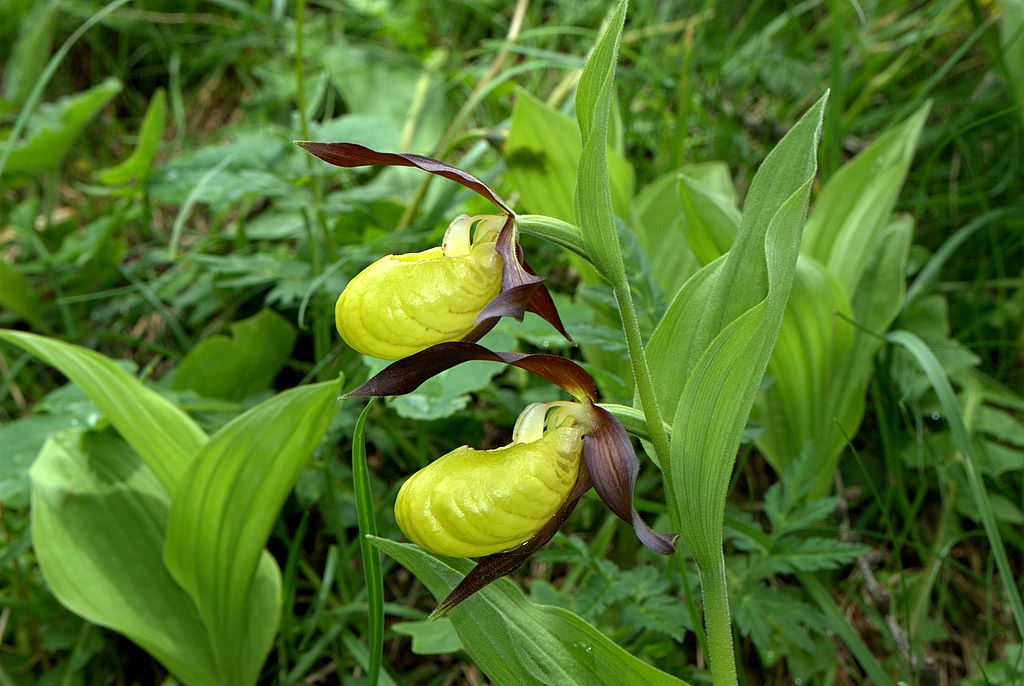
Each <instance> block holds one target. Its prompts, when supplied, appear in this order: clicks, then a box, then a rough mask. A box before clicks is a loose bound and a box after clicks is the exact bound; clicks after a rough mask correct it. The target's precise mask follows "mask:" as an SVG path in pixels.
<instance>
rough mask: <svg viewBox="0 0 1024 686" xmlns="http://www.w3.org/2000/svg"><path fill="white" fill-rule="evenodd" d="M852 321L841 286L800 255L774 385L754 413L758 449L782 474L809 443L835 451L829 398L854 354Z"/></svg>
mask: <svg viewBox="0 0 1024 686" xmlns="http://www.w3.org/2000/svg"><path fill="white" fill-rule="evenodd" d="M852 318H853V312H852V310H851V307H850V299H849V298H848V297H847V295H846V292H845V291H844V290H843V287H842V286H841V285H840V284H839V281H838V280H837V279H836V278H835V277H834V276H832V274H831V273H830V272H829V271H828V270H827V269H825V267H823V266H822V265H821V264H820V263H819V262H818V261H817V260H815V259H814V258H813V257H807V256H801V257H800V259H799V261H798V262H797V270H796V278H795V280H794V282H793V290H792V292H791V293H790V296H789V304H788V306H787V307H786V313H785V315H784V316H783V318H782V326H781V328H780V329H779V338H778V341H777V342H776V344H775V351H774V352H773V353H772V357H771V360H770V361H769V362H768V374H770V375H771V379H772V380H771V384H770V385H769V386H768V387H767V388H766V389H765V390H764V392H762V393H761V394H760V395H759V397H758V402H757V405H756V406H755V409H754V412H753V416H754V418H755V420H756V421H757V422H758V423H759V424H760V425H761V426H763V427H764V433H763V434H762V435H761V437H760V438H759V439H758V440H757V446H758V448H759V449H760V450H761V451H762V452H763V453H764V455H765V457H766V458H767V459H768V462H769V463H770V464H771V465H772V467H774V468H775V471H776V472H777V473H779V474H781V473H782V471H783V470H784V469H785V467H786V465H788V464H789V463H790V462H792V461H793V460H795V459H796V458H797V457H798V456H799V455H800V451H801V449H802V448H803V446H804V444H805V443H807V442H812V443H815V446H814V450H815V452H817V453H818V454H819V457H822V458H823V457H824V456H825V454H827V453H829V452H830V449H831V447H832V446H831V445H822V444H821V443H822V442H823V441H826V440H827V439H826V437H827V436H832V435H834V434H835V433H837V432H836V431H835V430H834V428H833V427H834V424H835V421H834V420H835V418H834V417H833V416H831V415H830V411H831V410H833V408H831V407H830V405H831V403H829V402H827V399H830V395H831V394H832V393H833V392H834V391H835V390H836V376H837V375H839V374H842V373H843V372H844V370H843V365H844V363H845V362H846V361H847V357H848V356H849V353H850V343H851V340H852V337H853V326H852V325H851V324H850V323H849V320H851V319H852ZM858 422H859V417H858ZM844 428H849V427H844ZM816 439H817V440H816ZM840 445H841V444H840ZM816 461H817V460H816ZM830 474H831V472H830Z"/></svg>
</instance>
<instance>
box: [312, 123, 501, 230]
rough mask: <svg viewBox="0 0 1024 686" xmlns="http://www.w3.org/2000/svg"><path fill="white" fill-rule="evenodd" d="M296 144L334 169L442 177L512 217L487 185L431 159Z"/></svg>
mask: <svg viewBox="0 0 1024 686" xmlns="http://www.w3.org/2000/svg"><path fill="white" fill-rule="evenodd" d="M296 144H297V145H298V146H299V147H300V148H302V149H303V150H305V151H307V152H309V153H311V154H313V155H316V156H317V157H319V158H320V159H322V160H323V161H324V162H327V163H328V164H333V165H335V166H336V167H347V168H351V167H366V166H383V167H416V168H418V169H422V170H423V171H425V172H428V173H430V174H436V175H437V176H443V177H444V178H446V179H450V180H451V181H454V182H455V183H458V184H461V185H462V186H465V187H466V188H468V189H470V190H471V191H474V192H476V193H479V194H480V195H482V196H483V197H485V198H487V199H488V200H490V201H491V202H492V203H493V204H494V205H495V206H496V207H498V208H500V209H501V210H503V211H504V212H505V213H506V214H508V215H510V216H512V215H514V213H513V212H512V209H511V208H510V207H509V206H508V205H506V204H505V201H504V200H502V199H501V198H500V197H499V196H498V194H497V193H495V192H494V191H492V190H491V189H490V188H489V187H488V186H487V184H486V183H484V182H483V181H481V180H480V179H478V178H476V177H475V176H473V175H472V174H470V173H469V172H464V171H462V170H461V169H459V168H458V167H453V166H452V165H450V164H447V163H445V162H441V161H440V160H435V159H433V158H432V157H424V156H423V155H414V154H412V153H396V152H378V151H376V150H371V149H370V148H367V147H366V146H364V145H359V144H358V143H315V142H312V141H296Z"/></svg>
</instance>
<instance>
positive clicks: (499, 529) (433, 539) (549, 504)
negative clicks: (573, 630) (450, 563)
mask: <svg viewBox="0 0 1024 686" xmlns="http://www.w3.org/2000/svg"><path fill="white" fill-rule="evenodd" d="M554 405H569V403H549V404H547V405H541V404H536V405H531V406H530V407H528V408H527V409H526V411H525V412H524V413H523V414H522V415H521V417H520V422H519V424H518V425H517V427H516V431H515V433H514V434H513V442H512V443H511V444H510V445H507V446H505V447H503V448H497V449H495V450H474V449H473V448H470V447H467V446H462V447H461V448H456V449H455V450H453V451H452V452H450V453H448V454H447V455H445V456H443V457H441V458H439V459H437V460H435V461H434V462H432V463H431V464H430V465H428V466H427V467H425V468H424V469H421V470H420V471H418V472H416V473H415V474H413V475H412V476H411V477H410V478H409V479H408V480H407V481H406V482H405V484H403V485H402V488H401V490H400V491H399V493H398V498H397V500H396V502H395V519H396V520H397V521H398V527H399V528H400V529H401V530H402V532H403V533H404V534H405V535H406V536H407V537H408V538H409V540H411V541H413V542H414V543H416V544H417V545H419V546H420V547H422V548H425V549H427V550H430V551H432V552H435V553H438V554H441V555H451V556H455V557H482V556H484V555H491V554H494V553H500V552H502V551H505V550H510V549H512V548H515V547H517V546H519V545H521V544H523V543H525V542H527V541H528V540H530V539H531V538H533V536H534V535H535V534H537V532H539V531H540V530H541V529H542V528H544V527H545V525H547V524H548V523H549V522H550V521H551V520H552V518H554V517H555V516H556V515H557V514H558V513H559V511H560V509H561V508H562V506H563V505H564V504H565V502H566V500H567V499H568V498H569V495H570V493H571V492H572V490H573V487H574V486H575V485H576V481H577V478H578V476H579V469H580V459H581V455H582V452H583V430H582V429H581V428H580V427H579V426H577V425H576V423H575V421H574V420H573V419H572V417H565V416H560V417H558V418H555V416H556V415H557V414H558V413H552V417H553V419H554V421H555V422H556V423H558V424H560V425H559V426H556V427H554V428H549V429H548V430H547V431H545V430H544V426H543V424H544V415H545V414H546V412H547V410H548V409H550V407H552V406H554Z"/></svg>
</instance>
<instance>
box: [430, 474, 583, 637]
mask: <svg viewBox="0 0 1024 686" xmlns="http://www.w3.org/2000/svg"><path fill="white" fill-rule="evenodd" d="M590 486H591V483H590V477H589V476H588V475H587V470H586V468H585V467H583V466H581V467H580V474H579V476H578V477H577V479H576V485H575V486H574V487H573V490H572V492H571V493H569V497H568V498H567V499H566V501H565V502H564V503H562V507H561V508H559V510H558V512H556V513H555V514H554V516H552V517H551V519H549V520H548V522H547V524H545V525H544V528H543V529H541V530H540V531H538V532H537V533H536V534H534V536H533V538H531V539H530V540H529V541H527V542H526V543H524V544H522V545H521V546H519V547H518V548H513V549H512V550H506V551H505V552H503V553H495V554H494V555H488V556H487V557H482V558H480V561H479V562H477V563H476V566H475V567H473V569H472V570H471V571H470V572H469V574H467V575H466V577H465V578H464V579H463V580H462V581H461V582H459V585H458V586H456V587H455V588H454V589H452V592H451V593H449V594H448V597H447V598H445V599H444V600H443V601H441V604H440V605H438V606H437V609H435V610H434V611H433V612H432V613H430V618H431V619H436V618H438V617H443V616H444V615H446V614H448V612H449V611H450V610H451V609H452V608H453V607H455V606H456V605H458V604H459V603H461V602H462V601H463V600H465V599H467V598H469V597H470V596H471V595H473V594H474V593H476V592H477V591H479V590H480V589H482V588H483V587H484V586H486V585H487V584H489V583H491V582H492V581H494V580H495V579H500V578H501V577H503V576H508V575H509V574H511V573H512V572H514V571H516V570H517V569H519V567H520V565H522V564H523V562H525V561H526V558H528V557H530V555H532V554H533V553H535V552H536V551H537V550H538V549H539V548H541V547H543V546H544V545H545V544H547V542H548V541H550V540H551V539H552V538H553V537H554V535H555V533H556V532H557V531H558V529H559V528H560V527H561V526H562V524H564V523H565V520H566V519H568V518H569V515H570V514H572V511H573V510H574V509H576V503H578V502H579V501H580V498H582V497H583V494H584V493H586V492H587V491H588V490H589V489H590Z"/></svg>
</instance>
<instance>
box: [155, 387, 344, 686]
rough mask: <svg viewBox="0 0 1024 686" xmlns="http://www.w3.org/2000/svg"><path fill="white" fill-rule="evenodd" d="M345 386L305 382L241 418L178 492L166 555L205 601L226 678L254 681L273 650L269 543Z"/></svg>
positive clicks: (220, 435) (204, 453)
mask: <svg viewBox="0 0 1024 686" xmlns="http://www.w3.org/2000/svg"><path fill="white" fill-rule="evenodd" d="M339 388H340V382H339V381H328V382H324V383H320V384H316V385H312V386H302V387H299V388H295V389H292V390H290V391H286V392H284V393H281V394H279V395H277V396H275V397H273V398H271V399H270V400H268V401H266V402H264V403H261V404H260V405H258V406H256V407H255V408H253V409H251V410H249V411H248V412H246V413H245V414H243V415H241V416H239V417H237V418H236V419H234V420H233V421H231V422H230V423H229V424H227V425H226V426H224V427H223V428H222V429H221V430H220V431H218V432H217V433H216V434H214V435H213V436H212V437H211V438H210V441H209V442H208V443H207V444H206V445H205V446H203V448H202V449H201V450H199V452H198V453H197V455H196V457H195V461H194V462H193V464H192V467H191V469H190V471H189V473H188V474H187V475H186V476H185V478H184V480H183V481H182V484H181V487H180V488H179V490H178V491H177V493H176V494H175V496H174V500H173V503H172V504H171V512H170V519H169V522H168V527H167V544H166V547H165V550H164V558H165V562H166V564H167V567H168V569H169V570H170V571H171V574H172V575H173V576H174V578H175V579H176V580H177V581H178V583H179V584H181V586H182V587H183V588H184V589H185V590H186V591H187V592H188V594H189V595H190V596H191V597H192V599H193V600H194V601H195V604H196V606H197V607H198V608H199V613H200V616H201V617H202V618H203V622H204V624H205V625H206V627H207V629H208V631H209V634H210V640H211V644H212V646H213V651H214V654H215V655H216V657H217V660H218V664H219V665H220V667H221V670H222V674H223V676H224V678H225V679H226V683H231V684H239V685H240V686H241V685H245V684H254V683H255V682H256V679H257V677H258V676H259V670H260V667H261V666H262V664H263V662H264V660H266V656H267V653H268V652H269V650H270V647H271V644H272V642H273V638H274V634H275V632H276V630H277V621H278V618H279V614H280V603H281V598H280V578H279V576H278V574H277V567H276V565H274V563H273V560H272V559H271V558H269V556H267V555H266V554H265V553H264V550H263V549H264V546H266V543H267V539H268V538H269V537H270V531H271V528H272V527H273V524H274V521H275V520H276V519H277V515H278V512H279V511H280V509H281V506H282V505H283V504H284V501H285V499H286V498H287V496H288V493H289V492H290V491H291V488H292V486H293V485H294V484H295V479H296V478H297V477H298V474H299V470H300V469H301V468H302V466H303V465H304V464H305V463H306V460H308V459H309V456H310V455H311V454H312V452H313V449H314V448H315V447H316V446H317V444H318V443H319V442H320V439H321V438H322V437H323V434H324V432H325V431H326V430H327V425H328V423H329V422H330V420H331V417H333V416H334V413H335V411H336V409H337V402H336V398H337V395H338V391H339ZM261 554H262V555H263V560H262V561H261V560H260V557H261ZM258 563H259V564H261V565H262V567H261V570H260V573H257V564H258Z"/></svg>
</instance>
